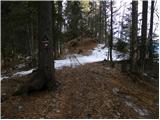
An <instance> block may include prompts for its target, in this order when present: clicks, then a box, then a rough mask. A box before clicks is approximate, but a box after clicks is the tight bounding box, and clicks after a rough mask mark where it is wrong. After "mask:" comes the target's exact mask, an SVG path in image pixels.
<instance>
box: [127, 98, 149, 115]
mask: <svg viewBox="0 0 160 120" xmlns="http://www.w3.org/2000/svg"><path fill="white" fill-rule="evenodd" d="M125 103H126V105H127V106H129V107H131V108H132V109H133V110H134V111H135V112H137V113H138V114H139V115H140V116H147V115H149V113H148V110H147V109H140V108H139V107H138V106H136V105H135V104H133V103H132V102H131V101H125Z"/></svg>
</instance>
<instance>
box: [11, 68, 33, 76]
mask: <svg viewBox="0 0 160 120" xmlns="http://www.w3.org/2000/svg"><path fill="white" fill-rule="evenodd" d="M33 70H35V69H31V70H28V71H21V72H17V73H15V74H13V76H25V75H28V74H30V73H32V72H33Z"/></svg>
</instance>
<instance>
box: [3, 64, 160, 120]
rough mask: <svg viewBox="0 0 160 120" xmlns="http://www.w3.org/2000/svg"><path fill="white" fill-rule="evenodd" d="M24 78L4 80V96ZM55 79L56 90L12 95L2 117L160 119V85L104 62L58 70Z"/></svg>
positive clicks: (5, 103) (5, 104)
mask: <svg viewBox="0 0 160 120" xmlns="http://www.w3.org/2000/svg"><path fill="white" fill-rule="evenodd" d="M25 78H27V76H25V77H21V78H19V80H17V79H15V80H13V79H12V80H4V81H2V83H1V84H2V95H4V94H9V92H12V91H14V89H16V87H15V86H16V85H17V84H18V83H19V82H20V81H22V79H25ZM56 80H57V81H58V82H59V83H60V86H59V87H58V89H57V90H56V91H47V90H46V91H40V92H34V93H32V94H30V95H29V96H25V95H23V96H9V97H8V99H6V100H4V101H3V102H2V118H158V113H159V112H158V106H159V103H158V86H154V84H152V83H153V82H150V81H148V80H145V79H142V78H141V77H138V76H136V75H130V74H129V73H128V72H121V71H120V70H119V67H115V68H111V67H110V65H109V64H107V63H106V62H104V61H103V62H98V63H90V64H85V65H82V66H79V67H77V68H64V69H63V70H56ZM156 82H157V83H158V78H157V80H156ZM11 85H12V86H11ZM14 85H15V86H14ZM6 87H7V88H10V90H8V92H7V91H5V88H6Z"/></svg>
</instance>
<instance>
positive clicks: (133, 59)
mask: <svg viewBox="0 0 160 120" xmlns="http://www.w3.org/2000/svg"><path fill="white" fill-rule="evenodd" d="M137 29H138V1H134V0H133V1H132V33H131V50H130V51H131V53H130V57H131V71H132V72H134V71H136V69H137V61H138V53H137Z"/></svg>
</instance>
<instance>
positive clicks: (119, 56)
mask: <svg viewBox="0 0 160 120" xmlns="http://www.w3.org/2000/svg"><path fill="white" fill-rule="evenodd" d="M104 46H105V45H104V44H98V45H97V47H95V48H94V49H92V50H91V52H92V53H91V54H90V55H88V56H83V55H80V54H72V55H67V56H66V59H63V60H55V61H54V62H55V69H62V68H63V67H77V66H79V65H84V64H86V63H93V62H99V61H103V60H104V59H107V55H108V48H107V47H104ZM112 57H113V61H120V60H125V59H128V58H129V56H128V55H127V54H123V53H120V52H118V51H116V50H113V51H112ZM18 67H20V68H21V67H23V64H20V65H19V66H18ZM33 70H34V69H31V70H28V71H20V72H17V73H15V74H13V76H25V75H28V74H30V73H32V71H33ZM5 78H6V79H7V78H9V77H7V76H4V77H1V80H2V79H5Z"/></svg>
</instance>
